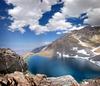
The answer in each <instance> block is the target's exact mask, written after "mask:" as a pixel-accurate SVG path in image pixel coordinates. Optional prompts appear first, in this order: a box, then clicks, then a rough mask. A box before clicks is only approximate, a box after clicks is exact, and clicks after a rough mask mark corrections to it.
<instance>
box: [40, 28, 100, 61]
mask: <svg viewBox="0 0 100 86" xmlns="http://www.w3.org/2000/svg"><path fill="white" fill-rule="evenodd" d="M38 53H46V56H50V57H57V58H69V57H73V58H83V59H89V60H90V61H92V60H95V62H98V59H99V61H100V56H99V55H100V27H99V26H96V27H90V26H88V27H85V28H83V29H80V30H74V31H72V32H70V33H67V34H64V36H62V37H61V38H59V39H57V40H55V41H54V42H53V43H51V44H49V45H48V46H46V47H45V48H43V49H41V51H40V52H38ZM97 55H98V57H97ZM94 58H95V59H94ZM96 58H97V59H96Z"/></svg>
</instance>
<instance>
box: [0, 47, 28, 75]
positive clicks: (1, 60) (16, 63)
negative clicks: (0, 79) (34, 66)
mask: <svg viewBox="0 0 100 86" xmlns="http://www.w3.org/2000/svg"><path fill="white" fill-rule="evenodd" d="M26 69H27V65H26V63H25V62H24V60H23V58H22V57H21V56H19V55H18V54H16V53H15V52H14V51H12V50H11V49H9V48H8V49H6V48H0V73H1V74H6V73H13V72H14V71H22V72H24V71H26Z"/></svg>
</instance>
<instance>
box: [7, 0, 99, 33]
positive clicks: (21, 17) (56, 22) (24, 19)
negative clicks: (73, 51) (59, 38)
mask: <svg viewBox="0 0 100 86" xmlns="http://www.w3.org/2000/svg"><path fill="white" fill-rule="evenodd" d="M58 1H59V0H42V2H41V0H7V1H6V2H7V3H8V4H13V5H14V6H15V7H14V8H13V9H9V10H8V13H9V15H11V16H12V20H13V22H12V23H11V25H10V26H9V27H10V30H11V31H20V32H22V33H24V32H25V29H24V27H25V26H29V29H30V30H31V31H35V32H36V34H41V33H45V32H50V31H59V30H60V31H65V32H67V31H69V30H74V29H77V28H76V27H73V26H72V24H71V23H70V22H66V18H68V17H73V16H74V17H77V16H79V15H80V14H81V13H84V12H86V13H87V14H88V19H87V20H86V21H84V22H86V23H89V24H91V25H100V18H99V16H100V1H99V0H61V1H62V2H64V6H63V7H62V8H61V12H57V13H55V14H54V15H53V16H52V18H51V19H50V20H49V21H48V23H47V24H46V25H45V26H42V25H39V19H40V18H41V17H42V16H43V13H45V12H47V11H50V10H51V7H52V5H54V4H57V3H58Z"/></svg>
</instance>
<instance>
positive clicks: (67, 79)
mask: <svg viewBox="0 0 100 86" xmlns="http://www.w3.org/2000/svg"><path fill="white" fill-rule="evenodd" d="M0 86H79V84H78V83H77V82H76V81H75V80H74V78H73V77H71V76H61V77H51V78H47V77H46V76H45V75H40V74H38V75H29V74H23V73H21V72H14V73H11V74H7V75H5V76H1V77H0Z"/></svg>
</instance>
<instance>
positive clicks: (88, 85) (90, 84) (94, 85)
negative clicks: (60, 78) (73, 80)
mask: <svg viewBox="0 0 100 86" xmlns="http://www.w3.org/2000/svg"><path fill="white" fill-rule="evenodd" d="M80 86H100V78H99V79H91V80H86V81H84V82H82V83H81V84H80Z"/></svg>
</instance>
